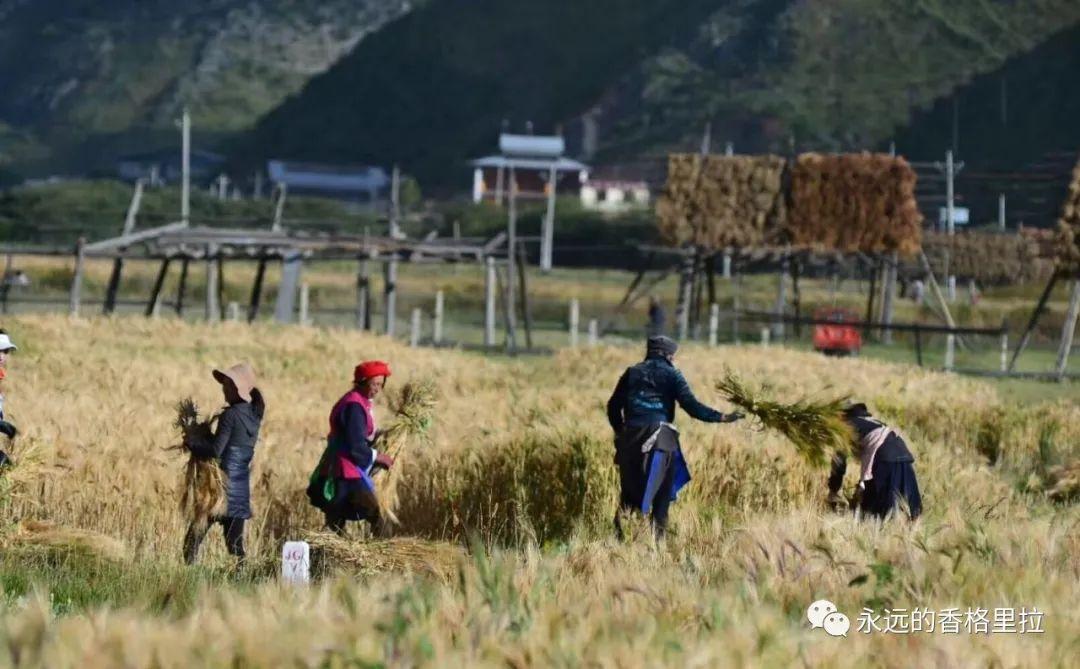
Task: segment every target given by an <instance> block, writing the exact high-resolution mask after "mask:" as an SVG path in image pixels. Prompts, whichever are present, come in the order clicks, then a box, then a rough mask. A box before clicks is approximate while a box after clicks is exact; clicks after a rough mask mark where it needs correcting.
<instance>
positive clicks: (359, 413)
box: [307, 360, 394, 534]
mask: <svg viewBox="0 0 1080 669" xmlns="http://www.w3.org/2000/svg"><path fill="white" fill-rule="evenodd" d="M389 376H390V366H389V365H388V364H386V363H385V362H383V361H381V360H370V361H368V362H363V363H361V364H359V365H357V366H356V369H355V370H354V371H353V388H352V390H350V391H349V392H347V393H345V395H343V396H342V398H341V399H340V400H338V401H337V403H336V404H334V408H333V409H331V411H330V434H329V435H327V438H326V450H325V451H324V452H323V455H322V458H321V459H320V460H319V465H318V467H316V468H315V471H314V472H313V473H312V474H311V481H310V483H309V485H308V489H307V495H308V499H310V500H311V503H312V504H313V505H314V506H315V507H316V508H319V509H321V510H322V512H323V513H324V514H325V515H326V526H327V528H329V529H330V530H332V531H334V532H336V533H337V534H344V533H345V523H346V522H347V521H350V520H353V521H359V520H366V521H368V522H370V523H371V526H372V528H374V529H375V530H376V531H378V529H379V522H380V518H379V504H378V501H377V500H376V498H375V484H374V482H373V481H372V480H371V472H372V471H373V469H374V468H375V467H383V468H385V469H389V468H390V467H392V466H393V464H394V459H393V458H392V457H390V456H389V455H387V454H386V453H379V451H378V450H377V449H376V448H375V444H376V443H377V440H378V431H377V430H376V427H375V413H374V407H373V402H374V400H375V397H377V396H378V394H379V393H380V392H382V389H383V385H384V384H385V383H386V379H387V378H388V377H389Z"/></svg>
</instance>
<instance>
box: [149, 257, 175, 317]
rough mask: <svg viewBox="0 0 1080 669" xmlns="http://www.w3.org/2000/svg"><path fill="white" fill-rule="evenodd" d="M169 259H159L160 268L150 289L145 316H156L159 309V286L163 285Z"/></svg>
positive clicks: (167, 271) (167, 272)
mask: <svg viewBox="0 0 1080 669" xmlns="http://www.w3.org/2000/svg"><path fill="white" fill-rule="evenodd" d="M169 262H170V261H169V259H168V258H166V259H164V260H162V261H161V269H159V270H158V274H157V278H156V279H154V287H153V288H152V289H151V290H150V301H149V302H147V303H146V317H147V318H150V317H154V318H157V315H158V313H159V312H160V309H161V288H162V286H164V285H165V277H166V276H168V274H169Z"/></svg>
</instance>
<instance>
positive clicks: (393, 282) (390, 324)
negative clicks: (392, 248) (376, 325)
mask: <svg viewBox="0 0 1080 669" xmlns="http://www.w3.org/2000/svg"><path fill="white" fill-rule="evenodd" d="M397 263H398V261H397V256H396V255H394V256H390V258H389V259H387V261H386V262H385V263H384V264H383V276H384V283H385V286H384V287H383V304H385V305H386V314H385V316H384V318H383V332H385V333H386V335H387V336H389V337H393V336H394V330H395V327H396V325H397Z"/></svg>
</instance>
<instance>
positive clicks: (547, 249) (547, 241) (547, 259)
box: [540, 163, 559, 274]
mask: <svg viewBox="0 0 1080 669" xmlns="http://www.w3.org/2000/svg"><path fill="white" fill-rule="evenodd" d="M558 178H559V173H558V172H557V171H556V169H555V164H554V163H552V164H551V169H550V170H548V192H547V212H546V214H545V215H544V230H543V238H542V239H541V241H540V271H541V272H544V273H545V274H546V273H548V272H550V271H551V262H552V260H551V258H552V254H553V249H552V247H553V246H554V245H555V184H556V183H557V181H558Z"/></svg>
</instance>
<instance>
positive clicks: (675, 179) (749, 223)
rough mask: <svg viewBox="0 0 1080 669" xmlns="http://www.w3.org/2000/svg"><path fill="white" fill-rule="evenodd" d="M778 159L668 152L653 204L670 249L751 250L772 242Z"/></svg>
mask: <svg viewBox="0 0 1080 669" xmlns="http://www.w3.org/2000/svg"><path fill="white" fill-rule="evenodd" d="M783 173H784V159H783V158H781V157H779V156H712V155H710V156H701V155H699V154H672V155H671V156H670V157H669V158H668V176H667V185H666V186H665V188H664V193H663V195H661V197H660V199H659V201H658V202H657V205H656V212H657V215H658V218H659V221H660V223H659V225H660V232H661V235H662V236H663V238H664V240H665V241H667V242H668V243H669V244H672V245H675V246H683V245H685V244H692V245H694V246H698V247H701V248H704V249H708V250H719V249H723V248H726V247H729V246H733V247H739V248H751V247H759V246H764V245H767V244H770V243H773V242H775V241H777V239H778V238H779V234H780V230H781V229H782V227H783V221H784V216H785V212H784V198H783Z"/></svg>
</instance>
